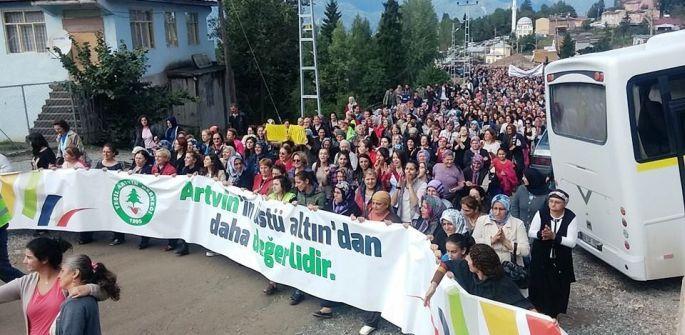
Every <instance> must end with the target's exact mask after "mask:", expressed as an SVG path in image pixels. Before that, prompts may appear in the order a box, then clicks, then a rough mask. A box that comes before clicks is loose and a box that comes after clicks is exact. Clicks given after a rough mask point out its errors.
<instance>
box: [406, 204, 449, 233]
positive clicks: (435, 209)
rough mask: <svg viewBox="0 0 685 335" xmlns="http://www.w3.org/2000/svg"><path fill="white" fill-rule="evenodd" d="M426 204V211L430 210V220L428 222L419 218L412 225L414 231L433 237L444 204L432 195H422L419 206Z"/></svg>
mask: <svg viewBox="0 0 685 335" xmlns="http://www.w3.org/2000/svg"><path fill="white" fill-rule="evenodd" d="M424 203H426V204H428V209H429V210H430V218H429V219H428V220H426V219H424V218H419V219H418V220H416V221H414V223H413V224H412V225H413V226H414V228H416V230H418V231H420V232H422V233H424V234H426V235H434V234H435V230H436V228H438V226H439V225H440V217H441V216H442V212H444V211H445V209H446V208H445V204H444V203H443V202H442V200H441V199H440V198H438V197H434V196H432V195H424V196H423V198H422V199H421V206H423V204H424Z"/></svg>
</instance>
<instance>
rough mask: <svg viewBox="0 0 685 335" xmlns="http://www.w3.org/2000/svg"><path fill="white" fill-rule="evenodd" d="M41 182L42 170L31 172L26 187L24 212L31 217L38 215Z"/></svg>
mask: <svg viewBox="0 0 685 335" xmlns="http://www.w3.org/2000/svg"><path fill="white" fill-rule="evenodd" d="M39 182H40V171H33V172H31V173H29V181H28V184H27V185H26V189H24V209H23V210H22V212H21V213H22V214H23V215H24V216H26V217H27V218H29V219H34V218H35V217H36V209H37V208H38V192H37V188H38V183H39Z"/></svg>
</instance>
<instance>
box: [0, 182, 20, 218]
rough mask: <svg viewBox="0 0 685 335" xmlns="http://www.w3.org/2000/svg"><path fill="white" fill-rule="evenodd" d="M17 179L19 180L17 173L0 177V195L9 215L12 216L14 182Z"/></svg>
mask: <svg viewBox="0 0 685 335" xmlns="http://www.w3.org/2000/svg"><path fill="white" fill-rule="evenodd" d="M17 178H19V174H18V173H15V174H6V175H2V176H0V183H2V186H0V195H1V196H2V198H3V199H4V200H5V205H7V209H9V211H10V215H12V214H14V202H15V194H14V182H16V181H17Z"/></svg>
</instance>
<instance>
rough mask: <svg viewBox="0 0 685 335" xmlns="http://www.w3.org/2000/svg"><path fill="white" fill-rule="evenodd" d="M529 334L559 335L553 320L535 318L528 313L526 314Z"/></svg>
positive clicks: (559, 331) (559, 332)
mask: <svg viewBox="0 0 685 335" xmlns="http://www.w3.org/2000/svg"><path fill="white" fill-rule="evenodd" d="M526 321H527V322H528V329H530V335H561V330H560V329H559V325H558V324H557V323H555V322H554V321H548V320H543V319H540V318H536V317H534V316H532V315H530V314H528V315H526Z"/></svg>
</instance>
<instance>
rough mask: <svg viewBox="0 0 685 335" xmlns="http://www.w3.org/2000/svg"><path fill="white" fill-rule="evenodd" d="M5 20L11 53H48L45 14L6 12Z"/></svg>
mask: <svg viewBox="0 0 685 335" xmlns="http://www.w3.org/2000/svg"><path fill="white" fill-rule="evenodd" d="M4 18H5V32H6V34H7V36H6V37H7V47H8V48H7V49H8V50H9V52H10V53H18V52H29V51H34V52H45V51H46V49H45V47H46V42H47V33H46V31H45V17H44V16H43V12H41V11H24V12H5V15H4Z"/></svg>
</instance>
